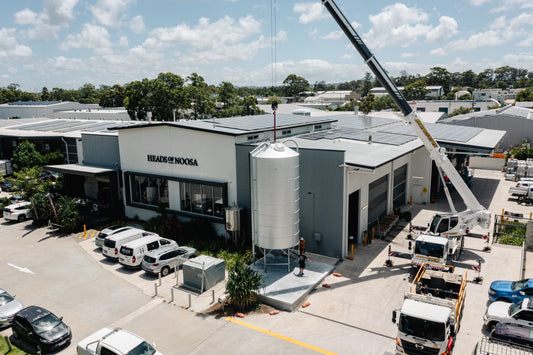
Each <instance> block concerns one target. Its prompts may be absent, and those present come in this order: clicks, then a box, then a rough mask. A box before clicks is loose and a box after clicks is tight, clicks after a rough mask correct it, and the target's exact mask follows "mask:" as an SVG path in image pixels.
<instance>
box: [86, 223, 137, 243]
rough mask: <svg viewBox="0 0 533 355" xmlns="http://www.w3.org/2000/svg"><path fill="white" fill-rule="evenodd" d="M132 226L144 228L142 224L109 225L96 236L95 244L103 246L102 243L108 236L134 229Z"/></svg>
mask: <svg viewBox="0 0 533 355" xmlns="http://www.w3.org/2000/svg"><path fill="white" fill-rule="evenodd" d="M132 228H137V229H141V230H142V226H139V225H131V226H121V225H119V224H115V225H113V226H109V227H107V228H105V229H103V230H102V231H101V232H100V233H98V235H97V236H96V237H95V238H94V244H96V246H97V247H102V245H103V244H104V239H106V238H107V237H109V236H111V235H113V234H115V233H120V232H122V231H125V230H128V229H132Z"/></svg>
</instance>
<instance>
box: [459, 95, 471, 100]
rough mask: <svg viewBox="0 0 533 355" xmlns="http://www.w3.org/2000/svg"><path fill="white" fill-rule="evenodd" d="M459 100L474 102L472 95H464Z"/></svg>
mask: <svg viewBox="0 0 533 355" xmlns="http://www.w3.org/2000/svg"><path fill="white" fill-rule="evenodd" d="M458 99H459V100H472V95H470V93H467V94H463V95H461V96H459V97H458Z"/></svg>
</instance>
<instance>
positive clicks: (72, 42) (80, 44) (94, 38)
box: [59, 23, 111, 52]
mask: <svg viewBox="0 0 533 355" xmlns="http://www.w3.org/2000/svg"><path fill="white" fill-rule="evenodd" d="M110 47H111V41H110V39H109V33H108V32H107V29H105V28H104V27H101V26H97V25H93V24H90V23H86V24H84V25H83V29H82V31H81V33H79V34H76V35H73V34H69V35H68V36H67V38H66V40H65V41H64V42H63V43H61V45H60V46H59V49H61V50H63V51H66V50H69V49H70V48H92V49H96V50H97V51H99V52H106V51H108V50H109V48H110Z"/></svg>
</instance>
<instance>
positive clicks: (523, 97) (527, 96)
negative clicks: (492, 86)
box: [516, 88, 533, 102]
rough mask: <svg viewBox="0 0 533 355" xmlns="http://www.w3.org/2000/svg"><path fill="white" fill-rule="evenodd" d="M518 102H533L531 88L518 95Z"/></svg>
mask: <svg viewBox="0 0 533 355" xmlns="http://www.w3.org/2000/svg"><path fill="white" fill-rule="evenodd" d="M516 101H518V102H520V101H533V92H531V88H527V89H524V90H522V91H520V92H518V94H516Z"/></svg>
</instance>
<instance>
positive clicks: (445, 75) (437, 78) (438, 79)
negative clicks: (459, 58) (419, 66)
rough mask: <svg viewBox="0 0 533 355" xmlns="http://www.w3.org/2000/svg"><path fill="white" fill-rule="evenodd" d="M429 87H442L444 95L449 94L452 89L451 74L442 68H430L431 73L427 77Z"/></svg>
mask: <svg viewBox="0 0 533 355" xmlns="http://www.w3.org/2000/svg"><path fill="white" fill-rule="evenodd" d="M426 82H427V85H440V86H442V90H443V91H444V94H447V93H448V92H449V91H450V89H451V74H450V72H449V71H448V70H446V69H445V68H442V67H433V68H430V72H429V74H428V75H426Z"/></svg>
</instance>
